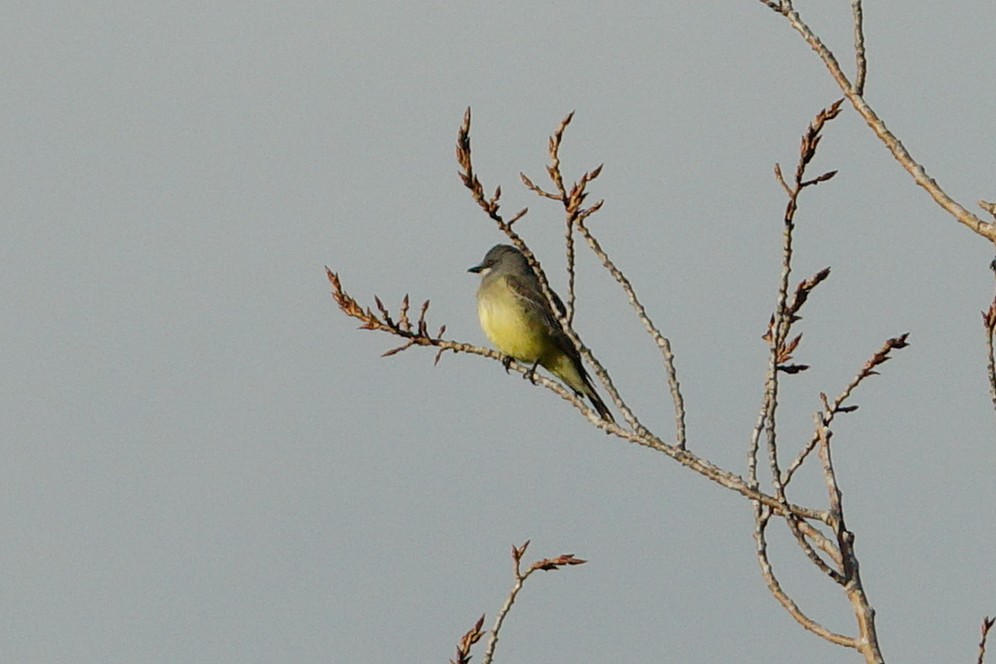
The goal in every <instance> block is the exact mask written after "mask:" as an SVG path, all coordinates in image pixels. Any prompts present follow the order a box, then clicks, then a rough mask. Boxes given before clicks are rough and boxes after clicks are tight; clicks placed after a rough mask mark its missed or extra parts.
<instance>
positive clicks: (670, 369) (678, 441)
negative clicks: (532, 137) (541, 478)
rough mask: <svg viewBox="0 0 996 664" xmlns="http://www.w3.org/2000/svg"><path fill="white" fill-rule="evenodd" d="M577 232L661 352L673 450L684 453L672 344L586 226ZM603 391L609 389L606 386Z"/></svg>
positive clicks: (681, 404) (622, 407) (682, 413)
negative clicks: (671, 416) (668, 393)
mask: <svg viewBox="0 0 996 664" xmlns="http://www.w3.org/2000/svg"><path fill="white" fill-rule="evenodd" d="M577 229H578V232H579V233H580V234H581V236H582V237H583V238H584V239H585V241H586V242H587V243H588V246H589V247H590V248H591V250H592V252H593V253H594V254H595V256H597V257H598V259H599V260H600V261H601V262H602V265H603V266H604V267H605V269H606V270H608V272H609V274H611V275H612V278H613V279H615V280H616V283H618V284H619V285H620V286H621V287H622V289H623V291H624V292H625V293H626V299H627V300H629V303H630V306H632V307H633V310H634V311H635V312H636V316H637V318H639V319H640V322H641V323H643V327H644V329H645V330H646V331H647V334H649V335H650V337H651V338H652V339H653V340H654V343H656V344H657V347H658V348H659V349H660V351H661V355H662V356H663V357H664V370H665V372H666V373H667V382H668V388H669V389H670V391H671V401H672V403H673V404H674V429H675V446H676V447H677V448H678V449H685V446H686V430H685V400H684V398H683V397H682V395H681V385H680V383H679V382H678V372H677V370H676V369H675V366H674V352H673V351H672V350H671V342H670V340H668V338H667V337H665V336H664V335H663V334H661V331H660V329H659V328H658V327H657V326H656V325H654V322H653V321H652V320H650V315H649V314H648V313H647V309H646V307H644V306H643V303H641V302H640V299H639V298H638V297H637V296H636V289H635V288H634V287H633V284H632V282H630V280H629V279H627V278H626V275H624V274H623V273H622V270H620V269H619V268H618V267H616V264H615V263H614V262H613V261H612V259H610V258H609V255H608V254H607V253H606V252H605V250H604V249H602V245H601V243H599V242H598V240H597V239H595V236H594V235H592V234H591V232H590V231H589V230H588V227H587V226H585V225H584V223H579V224H578V226H577ZM599 370H600V367H596V373H598V374H599V378H600V379H602V382H603V383H605V382H606V381H608V374H605V375H604V376H603V375H602V373H604V372H600V371H599ZM609 382H611V381H609ZM606 387H608V385H607V386H606ZM609 392H610V393H612V394H613V400H614V401H615V393H614V392H613V390H609ZM616 406H618V407H619V409H620V410H621V411H622V412H623V413H629V414H630V416H631V417H632V418H633V421H634V422H635V423H636V424H637V427H634V428H637V430H638V431H639V430H640V429H643V425H642V424H639V422H638V421H637V419H636V415H634V414H632V412H631V411H630V410H629V408H628V407H627V406H626V405H625V404H623V403H622V400H621V399H620V400H619V401H617V402H616Z"/></svg>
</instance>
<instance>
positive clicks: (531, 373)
mask: <svg viewBox="0 0 996 664" xmlns="http://www.w3.org/2000/svg"><path fill="white" fill-rule="evenodd" d="M538 365H539V362H537V363H535V364H533V366H531V367H529V369H528V370H527V371H526V372H525V373H524V374H522V377H523V378H525V379H526V380H528V381H529V382H530V383H532V384H533V385H535V384H536V367H537V366H538Z"/></svg>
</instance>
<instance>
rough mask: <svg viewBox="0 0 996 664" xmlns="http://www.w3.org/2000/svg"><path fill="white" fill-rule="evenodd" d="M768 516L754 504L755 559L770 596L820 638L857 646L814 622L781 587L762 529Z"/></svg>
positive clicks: (848, 637)
mask: <svg viewBox="0 0 996 664" xmlns="http://www.w3.org/2000/svg"><path fill="white" fill-rule="evenodd" d="M770 518H771V512H770V510H768V509H767V508H765V507H762V506H758V505H756V504H755V512H754V520H755V527H754V542H755V544H756V545H757V560H758V563H759V564H760V566H761V577H762V578H763V579H764V582H765V584H766V585H767V586H768V590H769V591H770V592H771V594H772V596H774V598H775V599H776V600H778V603H779V604H781V605H782V606H783V607H784V608H785V610H786V611H787V612H788V614H789V615H790V616H792V618H793V619H794V620H795V621H796V622H798V623H799V624H800V625H802V626H803V627H804V628H805V629H806V630H808V631H810V632H812V633H813V634H816V635H817V636H819V637H820V638H823V639H826V640H827V641H829V642H830V643H834V644H837V645H839V646H844V647H847V648H857V647H858V643H857V639H855V638H854V637H850V636H845V635H843V634H838V633H836V632H832V631H830V630H829V629H827V628H826V627H824V626H823V625H821V624H820V623H818V622H816V621H815V620H813V619H812V618H810V617H809V616H808V615H806V614H805V613H804V612H803V611H802V609H800V608H799V605H798V604H796V603H795V601H794V600H793V599H792V598H791V597H789V596H788V594H787V593H786V592H785V591H784V590H783V589H782V586H781V584H780V583H779V582H778V578H777V577H776V576H775V571H774V568H773V567H772V566H771V561H770V560H769V558H768V542H767V539H766V538H765V535H764V531H765V529H766V528H767V525H768V520H769V519H770Z"/></svg>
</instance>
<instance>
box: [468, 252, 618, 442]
mask: <svg viewBox="0 0 996 664" xmlns="http://www.w3.org/2000/svg"><path fill="white" fill-rule="evenodd" d="M467 271H468V272H473V273H475V274H479V275H480V276H481V285H480V286H479V287H478V289H477V315H478V317H479V318H480V321H481V329H483V330H484V334H485V335H487V337H488V339H490V340H491V343H493V344H494V345H495V347H497V349H498V350H499V351H500V352H501V353H502V354H503V355H505V360H504V364H505V369H506V370H507V369H508V362H509V360H510V359H511V358H514V359H516V360H518V361H520V362H522V363H524V364H530V365H532V368H531V369H530V370H529V371H527V372H526V377H528V378H532V376H533V375H535V370H536V366H537V365H540V366H543V367H544V368H545V369H546V370H547V371H549V372H550V373H552V374H553V375H554V376H556V377H557V378H559V379H560V380H561V381H563V383H564V384H565V385H567V387H569V388H571V390H572V391H573V392H574V393H575V394H576V395H577V396H579V397H588V399H589V400H590V401H591V404H592V405H593V406H594V407H595V410H596V411H597V412H598V414H599V415H600V416H601V418H602V419H603V420H605V421H606V422H615V419H614V418H613V417H612V413H611V412H609V409H608V407H607V406H606V405H605V402H604V401H602V398H601V397H600V396H598V392H596V391H595V386H594V384H593V383H592V381H591V377H590V376H589V375H588V372H587V371H585V368H584V364H582V362H581V354H580V353H578V350H577V348H575V347H574V344H573V343H572V342H571V340H570V338H569V337H568V336H567V334H565V333H564V330H563V328H562V327H561V325H560V321H559V320H558V319H557V316H556V315H555V314H554V313H553V311H552V310H551V309H550V305H549V303H548V302H547V299H546V297H545V296H544V295H543V289H542V287H541V286H540V282H539V279H537V277H536V273H535V272H533V269H532V267H531V266H530V265H529V261H528V260H526V257H525V256H524V255H523V254H522V252H521V251H519V250H518V249H516V248H515V247H513V246H511V245H508V244H497V245H495V246H493V247H492V248H491V249H490V250H489V251H488V253H487V254H486V255H485V256H484V260H483V261H481V263H480V264H479V265H475V266H473V267H471V268H469V269H468V270H467ZM553 301H554V306H556V307H557V309H558V310H559V312H560V314H561V315H562V316H563V315H565V311H566V310H565V308H564V304H563V302H561V301H560V298H559V297H557V294H556V293H554V294H553Z"/></svg>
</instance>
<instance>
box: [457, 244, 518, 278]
mask: <svg viewBox="0 0 996 664" xmlns="http://www.w3.org/2000/svg"><path fill="white" fill-rule="evenodd" d="M467 271H468V272H473V273H475V274H480V275H481V276H482V277H486V276H488V275H489V274H491V273H492V272H512V273H514V274H530V273H531V272H532V270H531V269H530V268H529V261H527V260H526V257H525V256H523V255H522V252H521V251H519V250H518V249H516V248H515V247H513V246H512V245H510V244H496V245H495V246H493V247H491V250H490V251H488V253H487V254H486V255H485V256H484V260H483V261H481V264H480V265H475V266H474V267H472V268H470V269H468V270H467Z"/></svg>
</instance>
